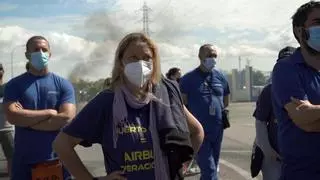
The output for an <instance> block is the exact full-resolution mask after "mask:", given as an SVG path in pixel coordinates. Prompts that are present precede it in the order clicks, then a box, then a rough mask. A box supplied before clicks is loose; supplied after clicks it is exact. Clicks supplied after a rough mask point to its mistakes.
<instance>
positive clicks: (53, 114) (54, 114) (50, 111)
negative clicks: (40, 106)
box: [47, 109, 58, 117]
mask: <svg viewBox="0 0 320 180" xmlns="http://www.w3.org/2000/svg"><path fill="white" fill-rule="evenodd" d="M47 111H48V114H49V116H50V117H52V116H56V115H57V114H58V111H57V110H55V109H47Z"/></svg>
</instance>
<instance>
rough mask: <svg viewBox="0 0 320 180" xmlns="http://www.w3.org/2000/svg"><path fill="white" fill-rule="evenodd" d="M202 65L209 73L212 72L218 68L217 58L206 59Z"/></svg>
mask: <svg viewBox="0 0 320 180" xmlns="http://www.w3.org/2000/svg"><path fill="white" fill-rule="evenodd" d="M202 64H203V66H204V67H205V68H206V69H207V70H208V71H211V70H212V69H213V68H214V67H215V66H216V64H217V61H216V58H206V59H205V60H204V61H203V62H202Z"/></svg>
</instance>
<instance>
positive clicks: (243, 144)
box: [0, 103, 261, 180]
mask: <svg viewBox="0 0 320 180" xmlns="http://www.w3.org/2000/svg"><path fill="white" fill-rule="evenodd" d="M253 108H254V103H233V104H231V106H230V109H231V114H230V117H231V121H232V125H231V126H232V127H231V128H230V129H228V130H226V131H225V136H224V141H223V147H222V152H221V163H220V179H221V180H249V179H252V178H251V177H250V170H249V165H250V155H251V146H252V142H253V140H254V134H255V130H254V120H253V118H252V116H251V114H252V112H253ZM77 151H78V153H79V155H80V157H81V159H82V160H83V161H84V162H85V164H86V166H87V167H88V168H89V169H90V171H91V172H92V173H93V174H95V175H102V174H103V173H104V168H103V167H104V165H103V156H102V152H101V149H100V147H99V146H93V147H92V148H89V149H84V148H77ZM1 157H3V155H2V152H0V180H6V179H8V178H2V176H1V172H5V161H4V160H3V158H2V159H1ZM198 179H199V176H193V177H188V178H186V180H198ZM257 179H258V180H260V179H261V177H259V178H257Z"/></svg>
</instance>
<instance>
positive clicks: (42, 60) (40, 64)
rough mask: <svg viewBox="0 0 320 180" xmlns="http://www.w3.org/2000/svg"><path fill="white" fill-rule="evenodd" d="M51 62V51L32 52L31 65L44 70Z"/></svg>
mask: <svg viewBox="0 0 320 180" xmlns="http://www.w3.org/2000/svg"><path fill="white" fill-rule="evenodd" d="M48 62H49V53H48V52H42V51H39V52H33V53H31V60H30V63H31V65H32V66H33V67H34V68H35V69H37V70H39V71H40V70H42V69H44V68H46V67H47V66H48Z"/></svg>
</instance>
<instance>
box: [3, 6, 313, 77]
mask: <svg viewBox="0 0 320 180" xmlns="http://www.w3.org/2000/svg"><path fill="white" fill-rule="evenodd" d="M144 2H145V3H146V4H147V6H148V7H149V8H150V11H149V18H150V19H149V20H150V23H149V29H150V37H151V38H152V39H153V40H154V41H155V42H156V44H157V45H158V47H159V52H160V57H161V67H162V71H163V72H164V73H165V72H166V71H167V70H168V69H169V68H170V67H173V66H176V67H180V68H181V69H182V72H184V73H185V72H188V71H190V70H192V69H193V68H196V67H197V66H198V65H199V60H198V58H197V55H198V49H199V47H200V46H201V45H202V44H204V43H211V44H214V45H215V46H216V47H217V49H218V64H217V66H218V67H219V68H221V69H223V70H226V71H230V70H231V69H233V68H239V57H241V63H240V68H243V67H244V66H245V65H246V64H250V65H252V66H253V67H254V68H255V69H258V70H261V71H271V70H272V68H273V65H274V63H275V61H276V58H277V54H278V51H279V50H280V49H281V48H283V47H284V46H287V45H291V46H295V47H296V46H298V44H297V43H296V41H295V39H294V37H293V34H292V28H291V16H292V15H293V13H294V12H295V11H296V9H297V8H298V7H299V6H300V5H302V4H303V3H305V2H308V1H307V0H294V1H293V0H281V1H279V0H268V1H265V0H198V1H195V0H146V1H143V0H28V1H26V0H0V62H1V63H2V64H3V65H4V68H5V69H6V75H5V78H6V79H7V80H8V79H10V78H11V76H12V75H13V76H17V75H19V74H20V73H22V72H24V67H25V63H26V59H25V57H24V52H25V46H24V45H25V43H26V41H27V40H28V38H30V37H31V36H33V35H43V36H45V37H46V38H47V39H48V40H49V42H50V45H51V51H52V58H51V61H50V64H49V66H50V70H51V71H53V72H55V73H57V74H59V75H61V76H63V77H66V78H69V77H73V78H83V79H90V80H96V79H99V78H105V77H108V76H110V73H111V69H112V66H113V57H114V54H115V49H116V47H117V45H118V43H119V41H120V40H121V39H122V38H123V37H124V36H125V35H126V34H128V33H130V32H140V31H142V27H143V22H142V17H143V16H142V6H143V3H144ZM11 67H13V71H12V70H11Z"/></svg>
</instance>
